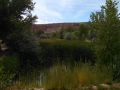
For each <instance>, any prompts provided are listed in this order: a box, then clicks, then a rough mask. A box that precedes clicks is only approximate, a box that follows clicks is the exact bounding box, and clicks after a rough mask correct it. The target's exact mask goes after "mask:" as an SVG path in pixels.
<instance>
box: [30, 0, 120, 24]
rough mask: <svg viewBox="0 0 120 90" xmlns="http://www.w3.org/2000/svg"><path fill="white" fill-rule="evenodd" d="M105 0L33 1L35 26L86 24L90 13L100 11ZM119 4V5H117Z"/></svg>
mask: <svg viewBox="0 0 120 90" xmlns="http://www.w3.org/2000/svg"><path fill="white" fill-rule="evenodd" d="M105 1H106V0H33V2H36V4H35V8H34V11H32V14H33V15H36V16H37V17H38V19H37V22H36V24H47V23H62V22H87V21H89V19H90V14H91V12H96V11H100V9H101V8H100V6H102V5H105ZM119 4H120V3H119Z"/></svg>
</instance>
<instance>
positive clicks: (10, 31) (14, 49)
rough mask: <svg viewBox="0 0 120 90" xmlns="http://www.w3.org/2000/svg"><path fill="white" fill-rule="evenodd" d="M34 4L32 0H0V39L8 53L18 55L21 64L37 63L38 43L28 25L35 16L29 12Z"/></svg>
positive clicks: (32, 21)
mask: <svg viewBox="0 0 120 90" xmlns="http://www.w3.org/2000/svg"><path fill="white" fill-rule="evenodd" d="M34 5H35V3H33V2H32V0H0V39H2V40H3V41H4V42H5V44H7V46H8V48H9V51H10V53H16V54H18V55H19V56H20V58H21V65H23V66H26V64H31V65H33V64H34V66H35V65H36V64H38V62H37V59H36V57H37V54H36V53H37V50H38V47H39V43H38V42H37V39H36V37H34V35H33V34H32V33H31V32H30V25H31V24H32V23H34V21H35V20H36V18H37V17H36V16H32V14H31V11H32V10H33V9H34ZM36 62H37V63H36Z"/></svg>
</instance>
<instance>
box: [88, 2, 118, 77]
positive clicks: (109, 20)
mask: <svg viewBox="0 0 120 90" xmlns="http://www.w3.org/2000/svg"><path fill="white" fill-rule="evenodd" d="M117 5H118V2H116V1H115V0H106V4H105V5H104V6H101V11H99V12H96V13H91V15H90V21H91V23H92V26H93V27H94V28H95V29H96V30H97V36H98V41H99V45H100V47H99V48H98V56H99V59H100V60H101V62H102V64H105V65H108V64H110V63H111V64H112V70H113V71H114V70H115V69H114V68H115V67H116V65H117V63H119V59H120V58H119V55H120V17H119V16H120V14H119V13H118V7H117ZM117 70H118V69H117ZM116 74H118V72H117V73H116ZM119 74H120V73H119ZM115 77H116V76H113V79H115Z"/></svg>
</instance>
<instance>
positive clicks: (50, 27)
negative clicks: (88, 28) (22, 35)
mask: <svg viewBox="0 0 120 90" xmlns="http://www.w3.org/2000/svg"><path fill="white" fill-rule="evenodd" d="M80 23H86V22H76V23H51V24H33V25H32V26H31V30H43V31H45V32H53V31H56V30H60V29H61V28H67V27H68V26H71V27H74V28H78V26H79V24H80Z"/></svg>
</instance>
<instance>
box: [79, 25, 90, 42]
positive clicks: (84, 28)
mask: <svg viewBox="0 0 120 90" xmlns="http://www.w3.org/2000/svg"><path fill="white" fill-rule="evenodd" d="M87 34H88V26H87V25H85V24H80V25H79V29H78V33H77V36H78V37H79V39H80V40H85V38H86V37H87Z"/></svg>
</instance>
